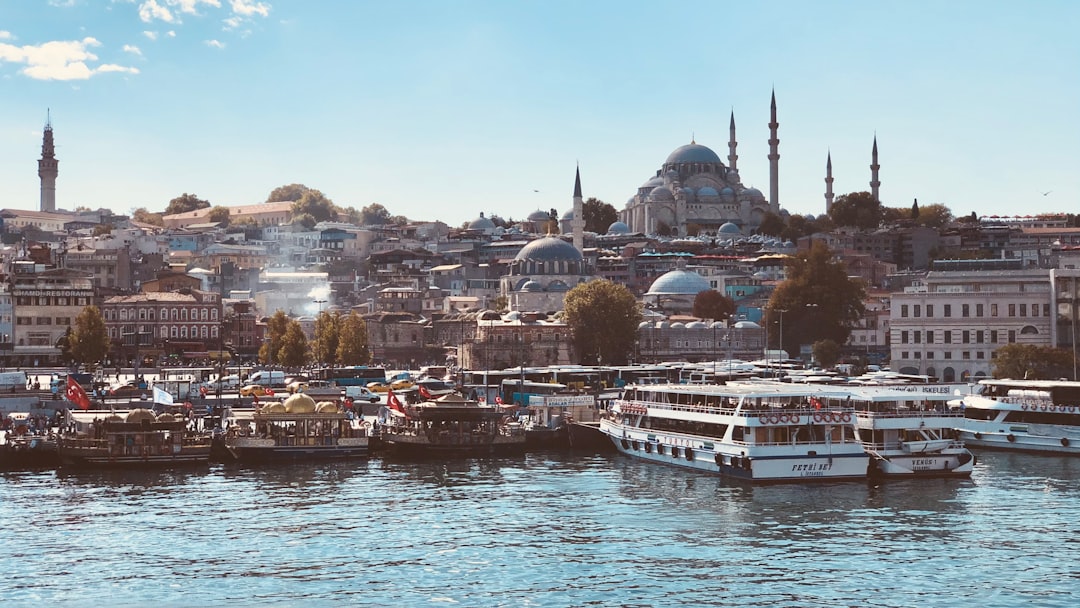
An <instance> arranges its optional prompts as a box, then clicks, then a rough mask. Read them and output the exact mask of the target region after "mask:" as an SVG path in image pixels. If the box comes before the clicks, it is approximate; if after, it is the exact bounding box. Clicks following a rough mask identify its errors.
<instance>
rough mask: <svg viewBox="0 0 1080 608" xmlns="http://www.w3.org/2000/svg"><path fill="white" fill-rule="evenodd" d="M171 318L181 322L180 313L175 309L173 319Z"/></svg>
mask: <svg viewBox="0 0 1080 608" xmlns="http://www.w3.org/2000/svg"><path fill="white" fill-rule="evenodd" d="M170 318H171V319H172V320H173V321H179V320H180V313H179V312H177V310H176V309H175V308H174V309H172V317H170Z"/></svg>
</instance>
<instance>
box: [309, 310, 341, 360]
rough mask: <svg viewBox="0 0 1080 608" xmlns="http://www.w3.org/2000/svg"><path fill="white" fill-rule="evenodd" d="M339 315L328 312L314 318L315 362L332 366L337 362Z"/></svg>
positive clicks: (339, 330) (336, 312)
mask: <svg viewBox="0 0 1080 608" xmlns="http://www.w3.org/2000/svg"><path fill="white" fill-rule="evenodd" d="M341 319H342V317H341V313H340V312H338V311H334V312H330V311H329V310H327V311H323V312H320V313H319V316H317V317H315V343H314V344H313V346H314V347H315V348H314V351H315V352H314V354H315V362H316V363H327V364H330V365H333V364H334V363H336V362H337V352H338V342H339V341H340V332H341Z"/></svg>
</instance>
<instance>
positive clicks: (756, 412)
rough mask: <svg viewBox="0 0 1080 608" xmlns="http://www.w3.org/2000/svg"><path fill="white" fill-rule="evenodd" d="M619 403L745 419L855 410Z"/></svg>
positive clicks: (651, 402)
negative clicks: (774, 415)
mask: <svg viewBox="0 0 1080 608" xmlns="http://www.w3.org/2000/svg"><path fill="white" fill-rule="evenodd" d="M619 403H620V404H627V405H630V406H631V408H635V409H636V410H637V411H640V412H642V413H644V411H645V410H646V409H653V410H666V411H672V412H691V413H696V414H714V415H725V416H734V415H736V413H737V414H738V415H740V416H744V417H746V418H756V417H761V416H771V415H773V414H787V415H788V416H792V415H797V416H811V417H812V416H813V415H814V414H815V413H817V414H821V413H824V412H829V413H839V414H843V413H849V414H851V413H855V409H854V408H852V407H832V406H829V407H823V408H820V409H819V408H815V407H813V406H810V405H799V406H797V407H794V408H793V407H790V406H783V407H782V406H780V405H779V404H777V405H763V406H752V407H743V409H742V410H741V411H739V410H738V408H737V407H736V406H734V405H722V406H710V405H703V404H699V405H688V404H682V403H660V402H657V401H637V400H629V399H627V400H621V401H619ZM623 413H633V412H626V411H625V410H624V412H623Z"/></svg>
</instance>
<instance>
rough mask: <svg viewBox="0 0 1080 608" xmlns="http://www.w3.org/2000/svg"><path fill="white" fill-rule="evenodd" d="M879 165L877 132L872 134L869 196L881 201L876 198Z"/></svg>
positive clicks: (879, 186) (879, 182) (879, 183)
mask: <svg viewBox="0 0 1080 608" xmlns="http://www.w3.org/2000/svg"><path fill="white" fill-rule="evenodd" d="M880 168H881V165H879V164H878V162H877V133H875V134H874V151H873V153H872V154H871V160H870V196H873V197H874V200H875V201H877V202H879V203H880V202H881V199H880V198H878V190H879V189H880V188H881V180H880V179H878V169H880Z"/></svg>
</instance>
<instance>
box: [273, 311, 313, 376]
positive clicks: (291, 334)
mask: <svg viewBox="0 0 1080 608" xmlns="http://www.w3.org/2000/svg"><path fill="white" fill-rule="evenodd" d="M277 358H278V362H279V363H281V365H283V366H284V367H290V368H298V367H303V366H305V365H307V364H308V362H309V361H311V352H310V351H309V350H308V341H307V336H305V335H304V330H303V328H301V327H300V322H299V321H297V320H296V319H290V320H289V323H288V325H287V326H286V328H285V335H283V336H282V337H281V348H279V349H278V353H277Z"/></svg>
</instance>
